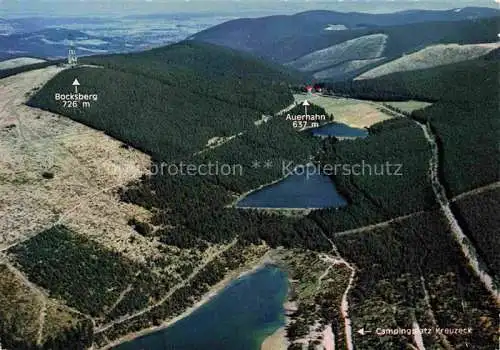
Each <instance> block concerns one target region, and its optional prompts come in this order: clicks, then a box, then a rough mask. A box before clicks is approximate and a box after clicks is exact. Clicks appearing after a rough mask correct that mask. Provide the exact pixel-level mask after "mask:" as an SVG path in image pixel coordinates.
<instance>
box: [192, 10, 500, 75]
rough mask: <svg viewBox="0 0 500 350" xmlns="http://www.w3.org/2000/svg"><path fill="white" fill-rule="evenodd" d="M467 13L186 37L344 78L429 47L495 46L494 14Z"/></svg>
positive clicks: (250, 24)
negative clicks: (437, 45)
mask: <svg viewBox="0 0 500 350" xmlns="http://www.w3.org/2000/svg"><path fill="white" fill-rule="evenodd" d="M471 11H472V12H474V9H472V8H468V9H461V10H460V11H457V12H452V11H430V12H428V11H410V12H396V13H392V14H358V13H337V12H329V11H311V12H305V13H299V14H296V15H293V16H271V17H263V18H256V19H241V20H235V21H229V22H226V23H223V24H221V25H218V26H215V27H213V28H209V29H207V30H205V31H202V32H200V33H198V34H196V35H194V36H193V37H192V39H194V40H197V41H204V42H210V43H215V44H218V45H223V46H227V47H230V48H234V49H236V50H240V51H244V52H249V53H252V54H254V55H256V56H258V57H263V58H266V59H268V60H270V61H274V62H278V63H282V64H286V65H289V66H292V67H295V68H297V69H299V70H302V71H304V72H308V73H310V74H312V75H313V76H314V78H315V79H321V80H325V79H329V80H345V79H350V78H352V77H355V76H357V75H359V74H362V73H364V72H366V71H367V70H369V69H371V68H373V67H376V66H378V65H381V64H383V63H385V62H389V61H391V60H394V59H397V58H399V57H402V56H404V55H407V54H409V53H412V52H416V51H418V50H421V49H423V48H425V47H427V46H430V45H436V44H478V43H492V42H496V40H497V33H498V25H497V23H498V18H499V17H498V15H499V13H498V11H495V10H493V9H480V11H479V12H478V13H475V14H472V12H471ZM467 12H469V13H470V14H469V15H468V16H465V15H464V14H465V13H467ZM381 38H383V40H382V41H381V40H380V39H381ZM435 64H436V65H437V64H439V60H437V61H436V63H435Z"/></svg>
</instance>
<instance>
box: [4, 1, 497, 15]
mask: <svg viewBox="0 0 500 350" xmlns="http://www.w3.org/2000/svg"><path fill="white" fill-rule="evenodd" d="M467 6H482V7H493V8H498V0H496V1H495V0H472V1H471V0H455V1H442V0H426V1H421V0H409V1H398V0H0V17H3V18H15V17H29V16H44V17H52V16H54V17H55V16H82V17H87V16H103V17H105V16H111V17H120V16H130V15H144V14H154V13H176V12H177V13H178V12H183V13H199V12H203V13H213V14H224V13H230V14H241V16H242V17H243V16H246V17H253V16H262V15H271V14H290V13H296V12H301V11H307V10H319V9H321V10H336V11H342V12H349V11H358V12H373V13H381V12H395V11H401V10H408V9H429V10H431V9H440V10H443V9H451V8H460V7H467Z"/></svg>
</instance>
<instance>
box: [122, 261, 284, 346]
mask: <svg viewBox="0 0 500 350" xmlns="http://www.w3.org/2000/svg"><path fill="white" fill-rule="evenodd" d="M287 292H288V279H287V275H286V274H285V272H283V271H282V270H280V269H279V268H278V267H276V266H272V265H266V266H264V267H262V268H260V269H258V270H256V271H255V272H253V273H251V274H248V275H246V276H243V277H241V278H239V279H237V280H235V281H234V282H232V283H231V284H230V285H228V286H227V287H226V288H225V289H223V290H222V291H221V292H220V293H218V294H217V295H216V296H214V297H213V298H212V299H211V300H210V301H208V302H207V303H206V304H204V305H202V306H201V307H200V308H198V309H196V310H195V311H193V313H191V314H190V315H189V316H187V317H185V318H183V319H181V320H179V321H178V322H176V323H174V324H173V325H171V326H170V327H168V328H165V329H162V330H159V331H157V332H154V333H151V334H149V335H146V336H143V337H140V338H137V339H135V340H133V341H131V342H128V343H124V344H122V345H119V346H117V347H115V348H114V349H115V350H143V349H144V350H198V349H217V350H235V349H238V350H259V349H260V346H261V344H262V342H263V341H264V339H265V338H266V337H268V336H269V335H271V334H273V333H274V332H275V331H276V330H277V329H278V328H280V327H282V326H283V325H284V308H283V303H284V302H285V299H286V296H287Z"/></svg>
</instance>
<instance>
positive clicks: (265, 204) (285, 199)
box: [236, 173, 347, 209]
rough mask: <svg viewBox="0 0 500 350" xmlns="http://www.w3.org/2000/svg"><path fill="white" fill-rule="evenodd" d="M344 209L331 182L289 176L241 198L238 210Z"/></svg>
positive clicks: (320, 177) (315, 177)
mask: <svg viewBox="0 0 500 350" xmlns="http://www.w3.org/2000/svg"><path fill="white" fill-rule="evenodd" d="M344 205H347V202H346V200H345V199H344V198H343V197H342V196H341V195H340V194H339V193H338V192H337V189H336V188H335V184H334V182H333V181H332V180H331V179H330V178H329V177H328V176H325V175H322V174H318V173H316V174H314V175H309V176H308V175H307V174H305V173H304V174H293V175H290V176H288V177H286V178H285V179H283V180H281V181H279V182H277V183H275V184H272V185H269V186H266V187H263V188H262V189H260V190H257V191H255V192H252V193H250V194H248V195H247V196H246V197H244V198H242V199H241V200H240V201H239V202H238V203H236V207H238V208H270V209H273V208H290V209H297V208H305V209H307V208H315V209H317V208H328V207H341V206H344Z"/></svg>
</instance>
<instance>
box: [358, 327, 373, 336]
mask: <svg viewBox="0 0 500 350" xmlns="http://www.w3.org/2000/svg"><path fill="white" fill-rule="evenodd" d="M357 332H358V333H359V334H361V335H365V334H368V333H371V331H365V329H364V328H360V329H358V330H357Z"/></svg>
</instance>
